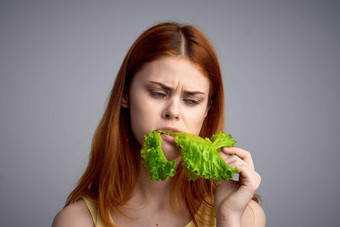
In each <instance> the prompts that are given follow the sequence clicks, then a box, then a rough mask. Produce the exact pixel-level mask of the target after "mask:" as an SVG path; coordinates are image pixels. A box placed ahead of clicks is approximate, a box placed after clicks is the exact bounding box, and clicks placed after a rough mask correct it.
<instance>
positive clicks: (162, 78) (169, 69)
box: [134, 56, 210, 93]
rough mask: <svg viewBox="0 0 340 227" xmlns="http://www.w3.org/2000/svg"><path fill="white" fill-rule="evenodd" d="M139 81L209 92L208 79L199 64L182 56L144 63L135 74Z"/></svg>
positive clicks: (161, 58)
mask: <svg viewBox="0 0 340 227" xmlns="http://www.w3.org/2000/svg"><path fill="white" fill-rule="evenodd" d="M134 80H136V81H139V82H148V81H157V82H161V83H165V84H167V85H169V86H172V87H177V86H183V87H184V88H185V89H187V90H201V91H202V92H206V93H208V92H209V88H210V82H209V79H208V78H207V77H206V76H205V75H204V74H203V73H202V70H201V69H200V67H199V66H197V65H195V64H194V63H192V62H190V61H189V60H187V59H186V58H184V57H169V56H164V57H160V58H158V59H157V60H155V61H152V62H149V63H146V64H145V65H144V66H143V67H142V69H141V70H140V71H138V72H137V73H136V75H135V78H134Z"/></svg>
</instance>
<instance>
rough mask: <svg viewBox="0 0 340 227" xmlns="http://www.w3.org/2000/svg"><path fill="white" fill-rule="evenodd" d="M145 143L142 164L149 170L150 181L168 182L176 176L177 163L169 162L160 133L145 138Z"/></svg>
mask: <svg viewBox="0 0 340 227" xmlns="http://www.w3.org/2000/svg"><path fill="white" fill-rule="evenodd" d="M144 138H145V142H144V144H143V147H142V150H141V156H142V158H143V159H142V164H143V165H144V166H145V167H146V168H148V170H149V175H150V179H152V180H156V181H158V180H164V181H166V180H168V179H169V177H170V176H174V175H175V173H176V171H175V169H174V168H175V165H176V161H168V160H167V159H166V157H165V155H164V153H163V150H162V144H161V143H162V137H161V135H160V133H159V132H158V131H152V132H150V133H149V134H148V135H145V136H144Z"/></svg>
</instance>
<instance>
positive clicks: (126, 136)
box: [65, 22, 224, 226]
mask: <svg viewBox="0 0 340 227" xmlns="http://www.w3.org/2000/svg"><path fill="white" fill-rule="evenodd" d="M164 55H168V56H183V57H185V58H187V59H188V60H190V61H191V62H193V63H195V64H196V65H198V66H199V68H200V69H201V70H202V72H203V73H204V75H206V76H207V78H209V80H210V94H209V95H210V100H211V101H210V109H209V112H208V114H207V117H206V119H205V121H204V123H203V126H202V129H201V132H200V136H202V137H211V136H212V135H213V134H214V133H215V132H217V131H223V130H224V92H223V83H222V75H221V71H220V66H219V63H218V59H217V56H216V53H215V51H214V48H213V47H212V45H211V44H210V42H209V41H208V39H207V38H206V36H205V35H204V34H203V33H202V32H200V31H199V30H198V29H197V28H195V27H193V26H190V25H180V24H177V23H170V22H168V23H161V24H158V25H155V26H153V27H151V28H149V29H148V30H146V31H145V32H144V33H143V34H142V35H141V36H140V37H139V38H138V39H137V40H136V41H135V43H134V44H133V45H132V47H131V48H130V50H129V51H128V53H127V55H126V56H125V58H124V61H123V63H122V65H121V68H120V70H119V72H118V74H117V77H116V80H115V83H114V86H113V88H112V90H111V94H110V98H109V100H108V103H107V107H106V110H105V112H104V115H103V117H102V119H101V121H100V123H99V125H98V127H97V129H96V131H95V134H94V137H93V141H92V147H91V153H90V158H89V163H88V166H87V169H86V170H85V172H84V174H83V176H82V177H81V178H80V181H79V183H78V185H77V187H76V188H75V189H74V190H73V191H72V192H71V194H70V195H69V196H68V198H67V201H66V205H65V206H67V205H69V204H70V203H72V202H74V201H76V200H77V199H79V197H80V196H87V197H89V198H91V199H93V200H95V201H96V202H97V204H98V208H99V213H100V216H101V218H102V220H103V222H104V223H105V224H106V225H107V226H114V224H113V223H111V222H110V213H109V210H110V209H114V210H116V211H119V207H120V206H122V205H124V204H126V203H127V201H128V200H129V199H130V198H131V197H132V195H133V191H134V189H135V186H136V182H137V178H138V176H139V174H138V171H139V170H140V155H136V152H139V145H138V144H137V142H136V140H135V138H134V136H133V133H132V131H131V125H130V117H129V111H128V109H125V108H122V107H121V104H122V99H123V96H124V94H126V93H127V91H128V89H129V86H130V83H131V80H132V77H133V76H134V74H135V73H136V72H137V71H138V70H139V69H141V67H142V66H143V65H144V64H145V63H147V62H151V61H153V60H155V59H157V58H159V57H160V56H164ZM215 189H216V184H215V182H214V181H211V180H205V179H198V180H196V181H190V182H189V181H187V180H186V178H185V175H184V171H183V169H182V168H181V167H180V168H179V169H178V170H177V173H176V175H175V176H174V177H173V179H172V182H171V193H170V200H171V204H172V205H173V206H175V205H176V204H177V205H178V204H179V203H178V200H179V199H180V198H183V199H184V202H185V205H186V208H187V209H188V211H189V212H190V215H191V217H192V220H193V221H194V223H195V224H196V225H197V221H199V220H196V218H197V216H195V215H196V213H197V211H198V208H199V206H200V204H202V203H203V204H204V205H206V206H207V207H208V208H211V209H214V205H213V195H214V192H215Z"/></svg>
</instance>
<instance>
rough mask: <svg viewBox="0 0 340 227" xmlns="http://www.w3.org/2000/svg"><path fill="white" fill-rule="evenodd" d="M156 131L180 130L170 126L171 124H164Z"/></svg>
mask: <svg viewBox="0 0 340 227" xmlns="http://www.w3.org/2000/svg"><path fill="white" fill-rule="evenodd" d="M157 130H158V131H173V132H180V130H179V129H178V128H175V127H171V126H165V127H162V128H159V129H157Z"/></svg>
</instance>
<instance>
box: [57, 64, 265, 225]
mask: <svg viewBox="0 0 340 227" xmlns="http://www.w3.org/2000/svg"><path fill="white" fill-rule="evenodd" d="M209 89H210V84H209V80H208V79H207V78H206V77H205V76H204V75H203V73H202V72H201V71H200V69H199V68H198V67H197V66H196V65H194V64H192V63H191V62H190V61H188V60H186V59H185V58H183V57H161V58H159V59H157V60H155V61H153V62H151V63H147V64H146V65H145V66H144V67H143V68H142V69H141V70H140V71H139V72H138V73H137V74H136V75H135V76H134V79H133V81H132V84H131V86H130V89H129V93H128V94H127V95H126V96H125V97H124V99H123V104H122V106H123V107H124V108H129V109H130V116H131V125H132V131H133V133H134V136H135V138H136V139H137V141H138V142H139V143H140V144H142V143H143V142H144V137H143V136H144V135H145V134H147V133H148V132H150V131H152V130H160V129H170V130H175V131H184V132H189V133H193V134H196V135H198V134H199V132H200V129H201V127H202V124H203V121H204V119H205V117H206V115H207V113H208V110H209V104H208V103H209V100H208V99H209V98H208V95H209ZM162 148H163V151H164V154H165V155H166V157H167V159H168V160H176V163H179V162H180V150H179V148H178V147H177V146H176V145H175V144H174V143H173V141H172V138H169V137H167V136H163V140H162ZM229 154H232V155H233V156H232V157H229V156H228V155H229ZM220 155H221V157H222V158H223V159H224V160H225V162H226V163H227V164H228V165H229V166H231V167H236V166H237V167H238V169H239V181H224V182H221V183H220V184H219V185H218V187H217V190H216V193H215V210H216V221H217V226H228V227H229V226H230V227H232V226H235V227H240V226H242V227H243V226H247V227H262V226H265V214H264V212H263V210H262V208H261V207H260V206H259V205H258V204H257V203H256V202H254V201H253V200H251V198H252V196H253V195H254V193H255V192H256V190H257V189H258V187H259V185H260V182H261V177H260V175H259V174H258V173H257V172H256V171H255V168H254V164H253V160H252V157H251V155H250V152H248V151H245V150H243V149H241V148H237V147H234V148H223V149H222V151H221V152H220ZM169 188H170V181H152V180H150V179H149V177H148V175H147V170H146V169H145V168H144V167H143V166H142V167H141V171H140V177H139V180H138V182H137V187H136V189H135V194H134V196H133V197H132V198H131V200H130V201H129V204H130V206H124V207H122V208H121V209H122V211H123V212H124V213H125V214H126V215H127V216H130V217H132V218H133V219H129V218H126V217H124V216H122V215H120V214H119V213H116V212H113V211H111V216H112V218H113V220H114V222H115V224H116V225H118V226H132V227H133V226H185V225H186V224H188V223H189V222H190V216H189V213H188V212H184V213H179V212H176V211H174V210H173V209H172V207H171V205H170V201H169V192H170V189H169ZM53 226H54V227H59V226H85V227H86V226H93V221H92V218H91V215H90V213H89V211H88V209H87V207H86V205H85V202H84V201H83V200H80V201H78V202H75V203H73V204H71V205H69V206H67V207H66V208H64V209H63V210H62V211H60V212H59V213H58V214H57V216H56V218H55V220H54V222H53Z"/></svg>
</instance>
